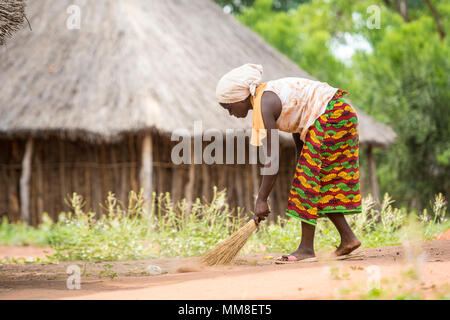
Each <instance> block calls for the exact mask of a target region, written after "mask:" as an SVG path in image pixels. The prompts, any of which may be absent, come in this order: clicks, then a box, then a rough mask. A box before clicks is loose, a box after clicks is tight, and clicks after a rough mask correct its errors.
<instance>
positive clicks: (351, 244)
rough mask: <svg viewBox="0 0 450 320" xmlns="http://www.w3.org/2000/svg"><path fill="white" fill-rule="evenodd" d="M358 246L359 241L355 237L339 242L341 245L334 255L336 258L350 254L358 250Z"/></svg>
mask: <svg viewBox="0 0 450 320" xmlns="http://www.w3.org/2000/svg"><path fill="white" fill-rule="evenodd" d="M360 245H361V241H359V240H358V238H356V237H355V238H353V239H351V240H347V241H344V240H341V244H340V245H339V247H338V248H337V249H336V251H335V252H334V255H335V256H337V257H338V256H344V255H347V254H350V253H351V252H353V251H355V250H356V249H358V248H359V246H360Z"/></svg>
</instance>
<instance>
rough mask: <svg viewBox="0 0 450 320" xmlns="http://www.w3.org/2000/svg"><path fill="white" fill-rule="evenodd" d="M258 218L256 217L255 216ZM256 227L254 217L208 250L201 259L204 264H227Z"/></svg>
mask: <svg viewBox="0 0 450 320" xmlns="http://www.w3.org/2000/svg"><path fill="white" fill-rule="evenodd" d="M256 219H258V218H256ZM257 227H258V225H257V223H256V221H255V218H254V219H251V220H250V221H249V222H247V223H246V224H245V225H244V226H243V227H242V228H241V229H239V230H238V231H236V232H235V233H233V234H232V235H231V236H230V237H229V238H227V239H226V240H224V241H222V242H221V243H220V244H219V245H218V246H217V247H215V248H214V249H212V250H210V251H208V252H207V253H206V254H205V255H204V256H203V257H202V258H201V261H202V262H203V263H205V264H206V265H209V266H213V265H217V264H228V263H230V262H231V261H233V259H234V258H235V257H236V255H237V254H238V253H239V251H240V250H241V249H242V247H243V246H244V245H245V243H246V242H247V240H248V238H250V236H251V235H252V233H253V231H255V230H256V228H257Z"/></svg>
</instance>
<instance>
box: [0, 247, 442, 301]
mask: <svg viewBox="0 0 450 320" xmlns="http://www.w3.org/2000/svg"><path fill="white" fill-rule="evenodd" d="M421 247H422V249H421V252H422V254H421V255H420V256H418V257H416V258H414V259H413V260H414V261H413V260H410V259H411V257H409V254H408V252H407V251H405V250H406V249H405V247H403V246H395V247H385V248H368V249H358V250H357V251H356V252H355V253H359V254H362V255H363V258H361V260H347V261H346V260H344V261H333V262H308V263H307V262H305V263H297V264H290V265H277V264H274V258H276V257H278V256H280V253H265V254H250V255H241V256H238V257H237V259H236V260H235V261H234V262H233V264H231V265H227V266H214V267H207V266H204V265H201V264H200V263H199V258H165V259H150V260H139V261H120V262H99V263H95V262H89V263H87V262H76V261H75V262H63V263H58V264H37V263H33V264H3V265H0V299H334V298H338V299H343V298H349V299H350V298H359V297H360V296H361V294H362V293H364V292H365V291H367V289H366V285H367V283H368V282H367V281H368V280H369V278H370V277H373V276H374V274H373V270H376V271H377V273H378V274H379V276H380V278H381V279H382V280H383V279H384V280H385V282H386V281H387V282H389V281H391V282H392V281H394V282H392V284H391V285H393V286H397V287H398V286H401V285H402V283H401V282H400V281H402V280H400V279H402V277H404V275H405V274H407V273H408V272H411V268H416V269H417V268H420V274H419V275H412V277H415V280H414V281H411V283H412V284H413V285H414V286H416V287H417V288H415V289H420V292H421V294H422V295H423V297H425V298H435V297H436V296H437V295H441V296H442V295H447V296H448V295H449V294H450V291H449V286H450V273H449V272H448V270H450V240H441V241H432V242H425V243H423V244H422V245H421ZM18 249H19V250H22V251H17V250H18ZM44 251H47V252H48V249H45V248H36V247H25V248H23V247H20V248H14V247H0V258H2V257H5V256H16V257H17V256H18V252H19V254H24V255H23V256H26V257H28V256H29V257H44V256H45V254H48V253H44ZM270 257H273V258H271V259H270ZM417 264H419V266H417ZM71 265H76V266H78V268H79V270H80V273H81V284H80V285H81V288H80V289H79V290H69V289H68V288H67V279H68V277H69V274H68V273H67V272H66V271H67V268H68V267H69V266H71ZM414 265H415V267H414ZM374 268H375V269H374ZM371 272H372V273H371ZM395 279H397V280H395ZM395 281H397V282H395ZM405 285H408V284H407V283H406V284H405Z"/></svg>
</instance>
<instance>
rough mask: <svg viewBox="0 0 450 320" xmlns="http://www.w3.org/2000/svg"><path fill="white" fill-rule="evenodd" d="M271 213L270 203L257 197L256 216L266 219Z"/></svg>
mask: <svg viewBox="0 0 450 320" xmlns="http://www.w3.org/2000/svg"><path fill="white" fill-rule="evenodd" d="M269 213H270V207H269V203H268V202H267V199H266V200H263V199H260V198H257V199H256V205H255V216H257V217H258V218H259V220H260V221H261V220H265V219H266V218H267V217H268V216H269Z"/></svg>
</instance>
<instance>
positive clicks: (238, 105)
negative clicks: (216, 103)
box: [220, 99, 250, 118]
mask: <svg viewBox="0 0 450 320" xmlns="http://www.w3.org/2000/svg"><path fill="white" fill-rule="evenodd" d="M247 100H248V99H245V100H242V101H239V102H234V103H220V105H221V106H222V107H223V108H224V109H225V110H227V111H228V113H229V114H230V116H235V117H236V118H245V117H246V116H247V114H248V111H249V110H250V106H249V101H247Z"/></svg>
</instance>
